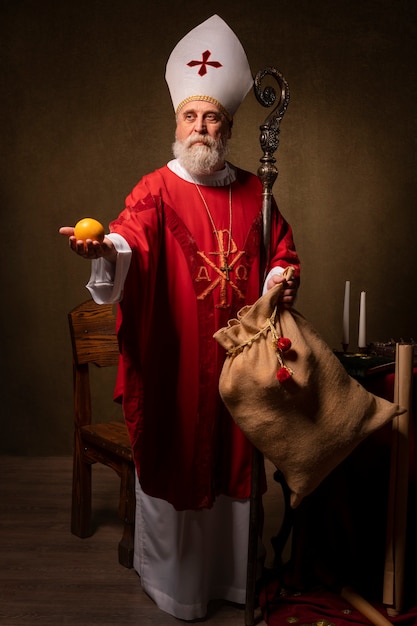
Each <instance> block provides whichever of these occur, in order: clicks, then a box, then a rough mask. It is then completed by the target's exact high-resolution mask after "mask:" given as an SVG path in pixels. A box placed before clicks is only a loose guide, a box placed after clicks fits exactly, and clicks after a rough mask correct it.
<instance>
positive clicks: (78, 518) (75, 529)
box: [71, 433, 92, 537]
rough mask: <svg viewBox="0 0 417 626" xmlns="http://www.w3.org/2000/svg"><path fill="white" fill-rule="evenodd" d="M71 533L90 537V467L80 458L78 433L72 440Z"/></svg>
mask: <svg viewBox="0 0 417 626" xmlns="http://www.w3.org/2000/svg"><path fill="white" fill-rule="evenodd" d="M71 532H72V533H73V534H74V535H77V537H90V536H91V534H92V531H91V465H90V463H85V462H84V460H83V456H82V442H81V440H80V437H79V435H78V433H76V434H75V439H74V456H73V473H72V505H71Z"/></svg>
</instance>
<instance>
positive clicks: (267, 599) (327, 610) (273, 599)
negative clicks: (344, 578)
mask: <svg viewBox="0 0 417 626" xmlns="http://www.w3.org/2000/svg"><path fill="white" fill-rule="evenodd" d="M261 606H262V607H263V610H262V613H263V617H264V620H265V622H266V623H267V624H268V626H288V624H291V623H297V624H304V625H307V624H309V625H310V624H313V623H317V624H320V623H323V622H324V621H327V622H331V624H334V626H347V625H348V624H351V625H353V624H363V626H369V624H371V622H370V621H369V619H368V618H367V617H365V616H364V615H362V613H360V612H359V611H358V610H357V609H355V608H353V607H352V605H350V604H349V603H348V602H347V601H346V600H344V599H343V598H342V597H341V596H340V595H339V594H338V593H336V592H334V591H329V590H328V589H323V588H321V589H315V590H312V591H309V592H302V593H299V592H296V593H293V592H291V591H284V590H283V589H281V588H280V586H279V583H278V581H277V580H274V581H272V582H270V583H269V585H268V586H266V587H265V588H264V589H263V591H262V594H261ZM372 606H373V607H374V608H375V609H377V610H378V611H379V612H380V613H381V614H382V615H383V616H384V617H385V618H386V619H388V621H390V622H392V623H393V624H399V625H401V626H415V625H416V624H417V606H415V607H414V608H410V609H409V610H408V611H407V612H406V613H403V614H401V615H398V616H396V617H390V616H388V615H387V612H386V609H385V607H384V606H383V605H381V604H378V603H372Z"/></svg>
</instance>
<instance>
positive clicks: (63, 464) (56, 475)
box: [0, 457, 280, 626]
mask: <svg viewBox="0 0 417 626" xmlns="http://www.w3.org/2000/svg"><path fill="white" fill-rule="evenodd" d="M93 472H94V473H93V476H94V478H93V480H94V482H93V493H94V498H93V510H94V525H95V528H96V530H95V533H94V535H93V536H92V537H90V538H88V539H79V538H78V537H75V536H73V535H72V534H71V533H70V530H69V527H70V499H71V459H70V458H67V457H65V458H62V457H59V458H56V457H48V458H28V457H24V458H21V457H0V476H1V478H0V624H1V626H16V625H19V626H38V625H40V624H42V626H44V625H45V626H46V625H53V626H58V625H61V624H62V625H68V626H93V625H97V626H98V625H99V626H115V625H117V626H131V625H132V626H133V625H134V626H171V625H172V626H173V625H174V624H179V623H181V622H179V621H178V620H176V619H174V618H173V617H171V616H169V615H167V614H166V613H163V612H162V611H160V610H159V609H158V608H157V607H156V606H155V604H154V603H153V602H152V600H150V598H148V596H147V595H146V594H145V593H144V592H143V591H142V589H141V586H140V579H139V577H138V575H137V574H136V573H135V571H134V570H133V569H130V570H129V569H126V568H124V567H122V566H120V565H119V563H118V559H117V544H118V541H119V539H120V537H121V525H120V522H119V520H118V518H117V513H116V510H117V496H118V478H117V476H116V475H115V473H114V472H112V470H109V469H108V468H106V467H103V466H95V467H94V468H93ZM274 489H275V490H278V487H277V486H274V485H273V484H272V487H271V489H270V491H269V495H268V499H267V501H266V505H265V507H266V511H267V515H266V526H267V528H266V533H265V534H266V536H271V535H272V534H274V533H275V532H276V530H277V525H278V524H279V520H280V505H279V500H280V493H279V491H275V492H274ZM278 527H279V526H278ZM268 543H269V542H268ZM267 549H268V552H269V546H268V545H267ZM268 558H271V557H270V552H269V556H268ZM206 623H207V624H209V625H210V626H244V623H245V619H244V611H243V609H242V608H240V607H236V606H230V605H221V606H215V607H213V609H212V611H211V613H210V615H209V617H208V620H207V622H206ZM258 623H259V626H260V625H261V624H263V622H262V621H260V618H259V619H258Z"/></svg>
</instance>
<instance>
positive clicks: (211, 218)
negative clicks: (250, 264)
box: [194, 183, 233, 258]
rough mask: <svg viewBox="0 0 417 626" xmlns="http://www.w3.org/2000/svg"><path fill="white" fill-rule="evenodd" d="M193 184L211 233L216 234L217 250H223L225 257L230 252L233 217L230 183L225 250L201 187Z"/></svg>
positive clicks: (230, 187) (230, 186)
mask: <svg viewBox="0 0 417 626" xmlns="http://www.w3.org/2000/svg"><path fill="white" fill-rule="evenodd" d="M194 185H195V186H196V189H197V191H198V193H199V196H200V198H201V200H202V202H203V204H204V207H205V209H206V211H207V215H208V216H209V219H210V223H211V225H212V228H213V233H214V235H215V236H216V238H217V242H218V244H219V251H221V252H223V254H224V256H225V257H226V258H227V257H228V256H229V254H230V250H231V245H232V218H233V216H232V185H229V230H228V233H229V241H228V244H227V252H226V251H225V250H224V248H223V245H222V243H221V241H220V237H219V231H218V230H217V228H216V225H215V223H214V219H213V216H212V214H211V212H210V209H209V208H208V204H207V202H206V200H205V198H204V196H203V194H202V193H201V189H200V187H199V185H197V183H194Z"/></svg>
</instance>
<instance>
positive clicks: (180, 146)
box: [172, 135, 227, 176]
mask: <svg viewBox="0 0 417 626" xmlns="http://www.w3.org/2000/svg"><path fill="white" fill-rule="evenodd" d="M196 142H203V143H204V145H201V144H199V145H194V144H195V143H196ZM172 151H173V153H174V156H175V158H176V159H178V161H179V162H180V163H181V165H182V166H183V167H184V168H185V169H186V170H187V172H189V174H191V175H195V176H201V175H202V174H213V173H214V172H216V171H217V170H219V169H221V168H222V167H223V165H224V161H225V158H226V155H227V139H225V138H223V137H221V138H220V139H213V138H212V137H210V136H209V135H192V136H190V137H187V139H185V140H184V141H180V140H179V139H176V140H175V142H174V143H173V145H172Z"/></svg>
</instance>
